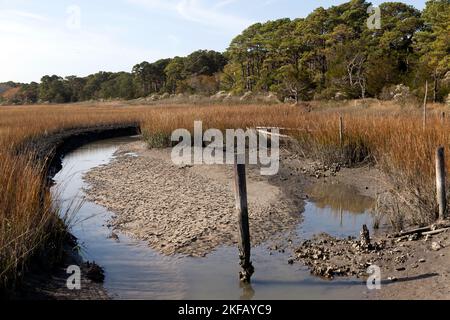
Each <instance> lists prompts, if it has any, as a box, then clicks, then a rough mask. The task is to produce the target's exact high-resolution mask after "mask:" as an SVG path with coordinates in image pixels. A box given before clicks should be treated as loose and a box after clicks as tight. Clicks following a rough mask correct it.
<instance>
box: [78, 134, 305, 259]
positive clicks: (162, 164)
mask: <svg viewBox="0 0 450 320" xmlns="http://www.w3.org/2000/svg"><path fill="white" fill-rule="evenodd" d="M170 152H171V149H151V150H148V149H147V148H146V146H145V144H144V143H142V142H136V143H132V144H128V145H126V146H123V147H121V148H120V149H119V150H118V151H117V152H116V154H115V159H114V160H113V161H112V162H111V163H110V164H108V165H106V166H100V167H97V168H94V169H93V170H92V171H90V172H88V173H87V174H86V175H85V176H84V179H85V181H86V182H87V183H88V184H89V186H90V187H89V188H88V190H86V193H87V199H88V200H90V201H93V202H95V203H97V204H100V205H102V206H104V207H106V208H108V209H109V210H111V211H112V212H114V213H115V215H114V216H113V218H112V219H111V221H110V227H111V228H112V229H113V230H117V231H119V232H120V233H124V234H127V235H130V236H131V237H133V238H135V239H138V240H143V241H145V242H147V243H148V245H149V246H150V247H151V248H153V249H155V250H157V251H158V252H160V253H163V254H167V255H171V254H183V255H188V256H195V257H201V256H205V255H207V254H208V253H210V252H211V251H213V250H214V249H215V248H217V247H218V246H222V245H235V244H236V243H237V232H236V230H237V224H236V221H237V219H236V211H235V198H234V187H233V183H234V182H233V168H232V166H227V165H214V166H210V165H196V166H177V165H175V164H173V162H172V161H171V158H170ZM136 155H137V156H136ZM247 180H248V181H247V188H248V203H249V212H250V213H249V219H250V226H251V227H250V232H251V236H252V244H253V245H257V244H260V243H262V242H264V241H266V240H267V239H269V238H273V237H274V236H275V235H277V234H278V235H280V234H284V233H286V232H289V231H290V230H292V229H293V228H294V227H295V226H296V225H297V224H298V222H299V219H300V217H301V215H300V212H301V211H302V208H301V207H299V206H298V203H297V204H295V203H294V202H293V201H291V200H289V199H288V197H286V196H285V195H284V193H283V192H282V189H281V188H280V187H279V186H276V185H274V184H273V182H270V181H269V178H266V177H262V176H261V175H260V171H259V168H258V167H257V166H249V169H248V173H247Z"/></svg>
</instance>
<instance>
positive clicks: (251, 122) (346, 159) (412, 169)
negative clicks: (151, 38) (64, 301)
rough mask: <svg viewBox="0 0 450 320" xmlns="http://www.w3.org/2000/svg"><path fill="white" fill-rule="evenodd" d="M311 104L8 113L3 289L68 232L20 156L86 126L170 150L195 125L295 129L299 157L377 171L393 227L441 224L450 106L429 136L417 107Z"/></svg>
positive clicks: (2, 185) (2, 158)
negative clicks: (136, 131)
mask: <svg viewBox="0 0 450 320" xmlns="http://www.w3.org/2000/svg"><path fill="white" fill-rule="evenodd" d="M312 105H313V111H312V112H307V111H305V110H304V109H302V108H301V107H295V106H287V105H272V106H264V105H261V106H260V105H236V106H234V105H214V106H207V105H206V106H204V105H200V106H196V105H179V104H177V105H164V106H124V105H123V104H121V103H109V104H94V105H90V104H78V105H54V106H29V107H1V108H0V285H2V286H6V285H7V284H9V283H14V282H15V281H16V280H17V279H18V278H20V274H23V271H24V270H25V267H26V265H27V262H29V261H30V259H31V258H32V257H34V256H36V255H40V254H42V252H48V251H49V248H50V249H52V250H55V251H58V247H60V242H61V239H62V238H63V234H64V232H65V231H64V230H65V229H66V228H65V224H64V222H63V221H62V220H61V219H60V218H59V216H58V208H55V206H54V205H52V199H51V195H50V192H49V190H48V188H47V186H46V185H45V183H46V181H45V177H44V175H45V174H44V172H43V171H44V164H43V162H42V161H41V160H42V159H36V157H35V156H34V155H33V154H32V152H31V151H22V152H21V153H19V154H17V148H18V146H19V145H21V144H23V143H24V142H25V141H29V140H30V139H36V138H39V139H45V138H46V137H48V136H51V135H52V134H54V133H55V132H60V131H64V130H67V129H73V128H79V127H93V126H98V125H101V124H117V123H132V122H138V123H140V124H141V131H142V134H143V136H144V138H145V139H146V140H147V143H148V145H149V146H150V147H161V146H166V145H167V143H168V142H169V141H168V139H169V137H170V135H171V133H172V131H173V130H175V129H180V128H185V129H188V130H191V131H192V130H193V125H194V121H195V120H202V121H203V129H204V130H206V129H208V128H217V129H220V130H225V129H232V128H234V129H237V128H242V129H246V128H253V127H256V126H263V127H264V126H279V127H284V128H294V129H297V130H295V131H294V132H293V133H292V136H293V137H294V138H295V139H296V140H297V141H298V152H299V153H300V154H302V155H304V156H306V157H311V158H314V159H317V160H321V161H323V162H325V163H333V162H339V163H341V164H345V165H347V166H354V165H360V164H362V163H372V164H376V165H378V166H379V167H380V168H381V169H382V170H383V171H384V172H385V173H386V174H387V175H388V177H389V178H390V179H391V182H392V184H393V185H394V188H393V190H392V192H391V193H390V194H389V195H386V197H390V198H391V200H392V199H393V200H394V201H393V203H394V206H393V207H389V208H382V206H379V208H380V210H382V209H383V210H385V211H386V212H391V213H390V215H389V216H390V217H391V220H392V223H393V224H395V225H403V224H404V223H406V222H407V223H417V224H424V223H428V222H430V221H432V220H434V218H435V215H436V201H435V186H434V175H435V173H434V170H435V169H434V153H435V149H436V147H438V146H439V145H443V146H445V148H446V151H447V157H446V167H447V170H448V171H447V172H449V170H450V141H449V129H450V122H449V120H447V122H446V123H444V124H443V123H442V122H441V121H440V119H439V116H438V115H439V114H440V111H442V110H444V109H443V108H444V107H443V106H440V105H432V106H430V111H429V115H430V116H429V121H428V126H427V129H426V130H425V131H424V130H423V129H422V125H421V124H422V116H421V113H420V110H419V109H417V108H412V107H410V108H405V107H399V106H398V105H395V104H392V103H390V102H379V101H366V102H364V107H361V106H360V105H359V104H358V103H354V102H349V103H344V104H338V103H327V104H326V106H325V107H322V106H321V104H320V103H317V102H316V103H313V104H312ZM339 115H343V117H344V126H345V134H344V141H343V145H342V146H341V144H340V141H339V134H338V133H339V120H338V119H339ZM38 160H39V161H38ZM449 187H450V185H449ZM449 200H450V199H449ZM384 203H388V202H386V201H385V202H384ZM389 203H392V201H391V202H389ZM56 256H57V255H56Z"/></svg>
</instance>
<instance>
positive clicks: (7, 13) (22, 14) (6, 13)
mask: <svg viewBox="0 0 450 320" xmlns="http://www.w3.org/2000/svg"><path fill="white" fill-rule="evenodd" d="M8 17H18V18H26V19H32V20H36V21H48V19H47V18H46V17H44V16H41V15H39V14H35V13H32V12H26V11H20V10H0V18H1V19H7V18H8Z"/></svg>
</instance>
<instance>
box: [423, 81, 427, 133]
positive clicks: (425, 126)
mask: <svg viewBox="0 0 450 320" xmlns="http://www.w3.org/2000/svg"><path fill="white" fill-rule="evenodd" d="M427 100H428V80H427V81H425V98H424V99H423V130H426V128H427Z"/></svg>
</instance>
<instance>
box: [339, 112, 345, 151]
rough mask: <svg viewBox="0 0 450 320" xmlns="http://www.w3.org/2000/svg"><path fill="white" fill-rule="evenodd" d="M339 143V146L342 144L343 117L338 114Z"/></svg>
mask: <svg viewBox="0 0 450 320" xmlns="http://www.w3.org/2000/svg"><path fill="white" fill-rule="evenodd" d="M339 143H340V145H341V148H342V147H343V146H344V118H343V117H342V116H339Z"/></svg>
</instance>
